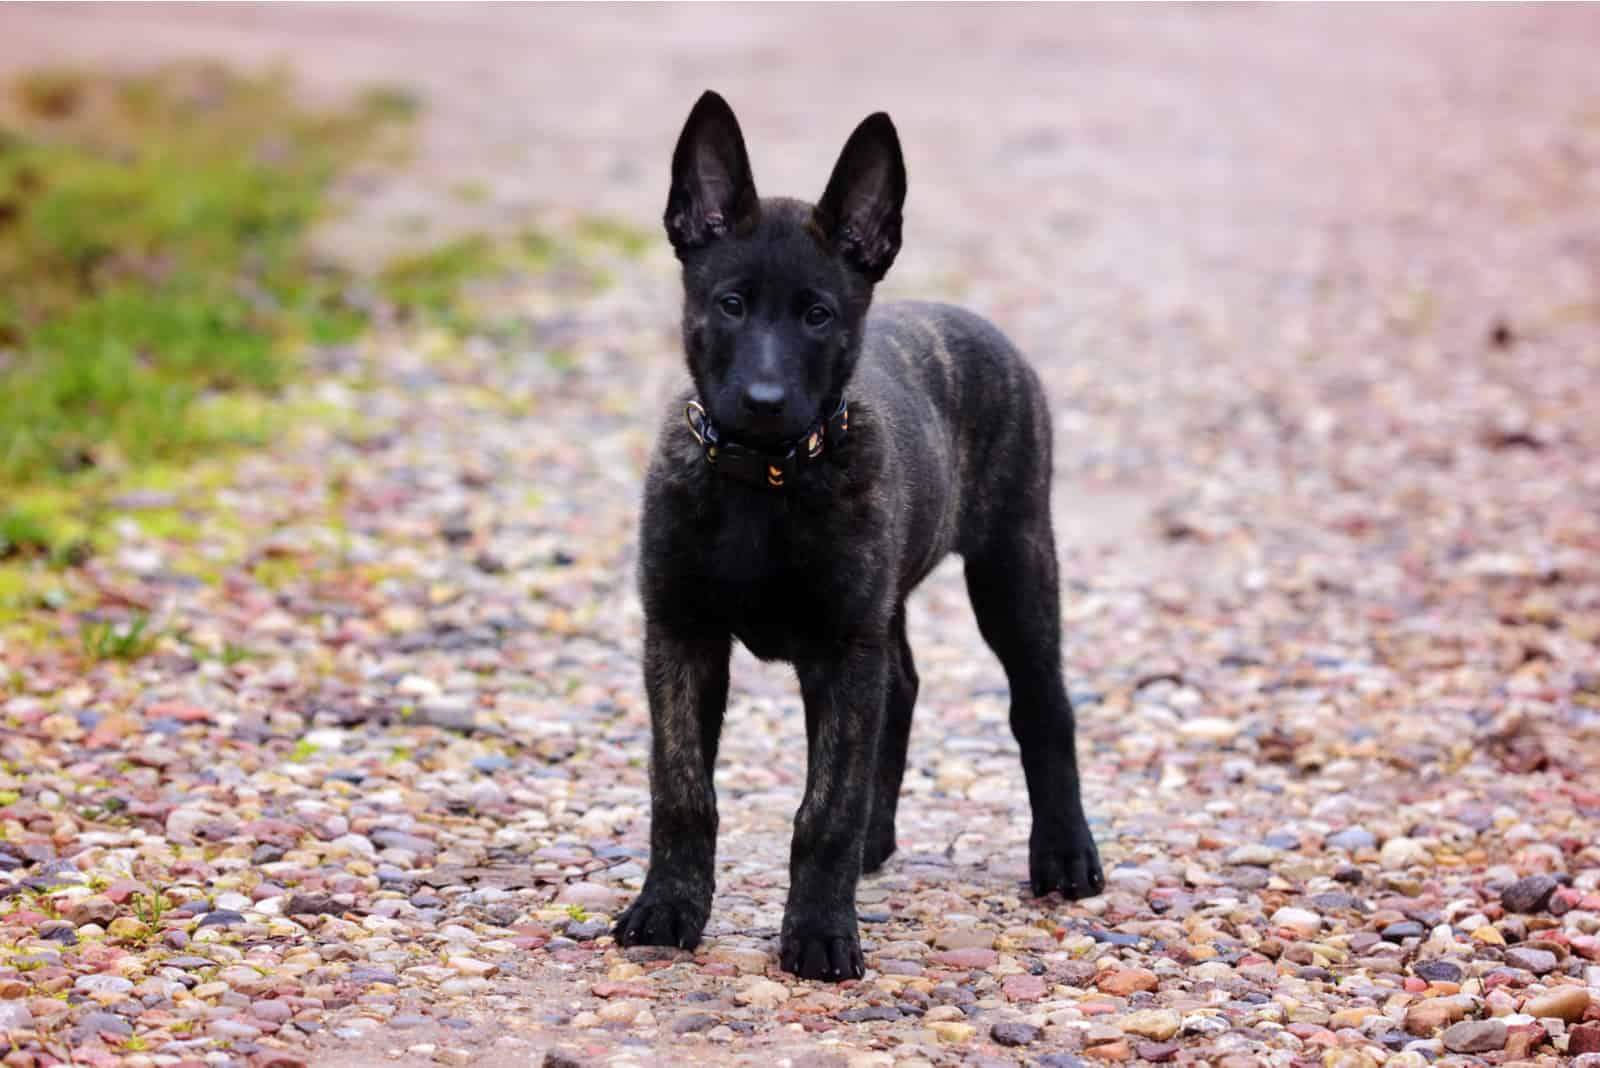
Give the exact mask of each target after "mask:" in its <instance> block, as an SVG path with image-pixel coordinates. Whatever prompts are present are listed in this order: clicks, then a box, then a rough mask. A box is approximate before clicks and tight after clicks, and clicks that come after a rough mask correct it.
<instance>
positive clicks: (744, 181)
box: [662, 89, 761, 257]
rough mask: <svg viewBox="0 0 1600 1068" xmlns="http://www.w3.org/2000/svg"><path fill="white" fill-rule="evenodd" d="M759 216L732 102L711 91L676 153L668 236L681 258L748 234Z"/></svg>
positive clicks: (680, 137) (696, 108)
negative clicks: (721, 240)
mask: <svg viewBox="0 0 1600 1068" xmlns="http://www.w3.org/2000/svg"><path fill="white" fill-rule="evenodd" d="M760 214H761V201H760V200H759V199H758V198H757V197H756V185H755V180H754V179H753V178H751V176H750V157H749V156H748V155H746V154H745V150H744V135H743V134H741V133H740V132H739V120H738V119H736V118H734V117H733V109H732V108H730V107H729V106H728V102H727V101H726V100H724V99H722V97H720V96H718V95H717V94H716V93H714V92H712V91H711V90H709V89H707V90H706V91H705V92H704V93H703V94H701V96H700V99H699V100H698V101H696V102H695V105H694V110H693V111H691V112H689V120H688V121H687V122H685V123H684V124H683V133H681V134H679V135H678V147H677V149H676V150H675V151H674V152H673V153H672V191H671V192H670V193H669V194H668V195H667V213H666V216H665V218H664V219H663V220H662V221H663V222H665V223H666V227H667V238H668V240H670V241H671V242H672V247H673V249H674V250H675V251H676V252H677V253H678V255H679V256H680V257H681V256H683V254H684V253H686V252H690V251H692V250H694V249H697V248H703V247H704V246H705V245H707V244H709V243H711V242H712V241H714V240H716V239H717V238H719V237H723V236H725V235H727V234H730V233H749V232H750V229H751V228H752V227H753V226H755V224H756V222H757V220H758V219H759V217H760Z"/></svg>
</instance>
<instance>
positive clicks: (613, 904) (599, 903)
mask: <svg viewBox="0 0 1600 1068" xmlns="http://www.w3.org/2000/svg"><path fill="white" fill-rule="evenodd" d="M626 896H627V894H626V892H624V891H622V890H618V889H616V888H615V887H610V886H603V885H601V884H600V883H568V884H567V885H566V886H565V887H563V888H562V890H561V893H560V894H559V895H558V896H557V897H556V904H558V905H577V906H579V907H581V908H584V909H588V910H590V911H592V912H603V913H605V914H606V915H607V916H611V915H614V914H615V913H616V911H617V908H618V906H620V905H621V904H622V900H623V898H625V897H626Z"/></svg>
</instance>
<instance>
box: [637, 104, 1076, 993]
mask: <svg viewBox="0 0 1600 1068" xmlns="http://www.w3.org/2000/svg"><path fill="white" fill-rule="evenodd" d="M905 194H906V176H905V165H904V162H903V161H902V159H901V155H900V142H899V139H898V137H897V136H896V134H895V129H894V125H893V123H891V122H890V121H889V117H888V116H887V115H885V114H882V113H879V114H876V115H872V116H870V117H869V118H867V119H866V120H865V121H864V122H862V123H861V125H860V126H858V127H857V128H856V130H855V132H854V133H853V134H851V136H850V140H849V141H848V142H847V143H846V144H845V147H844V151H843V153H842V154H841V155H840V157H839V160H838V163H837V164H836V165H835V167H834V169H833V175H832V177H831V178H830V179H829V181H828V186H827V190H826V192H824V193H823V195H822V199H821V201H820V202H818V203H817V204H816V205H815V206H813V205H810V204H805V203H802V202H800V201H798V200H788V199H766V200H762V199H759V198H757V196H756V190H755V184H754V182H753V181H752V178H751V173H750V162H749V158H748V156H747V155H746V153H745V146H744V139H743V136H742V135H741V133H740V130H739V124H738V120H736V119H735V118H734V115H733V112H732V110H730V109H729V107H728V104H727V102H726V101H724V100H723V99H722V97H720V96H718V95H717V94H716V93H712V92H707V93H706V94H705V95H704V96H702V97H701V98H700V100H699V102H698V103H697V104H695V107H694V110H693V111H692V112H691V113H690V115H689V119H688V122H687V123H686V125H685V126H684V129H683V133H682V135H681V136H680V137H679V140H678V146H677V150H676V152H675V153H674V154H673V158H672V189H671V193H670V196H669V198H668V201H667V211H666V218H665V222H666V228H667V235H668V237H669V238H670V239H671V241H672V246H673V248H674V249H675V250H676V252H677V255H678V258H679V259H680V260H681V261H682V263H683V288H684V300H683V344H684V349H685V351H686V352H687V355H688V363H689V373H690V376H691V377H692V379H693V384H694V388H693V392H692V393H688V394H685V395H684V396H683V397H682V398H680V399H679V401H678V402H677V404H676V405H675V407H674V409H673V411H672V412H670V413H669V416H668V419H667V422H666V425H665V426H664V427H663V429H662V431H661V435H660V438H659V441H658V443H657V446H656V450H655V454H654V458H653V459H652V461H651V463H650V470H649V476H648V482H647V484H646V487H645V497H644V517H643V530H642V534H641V552H640V567H639V581H640V588H641V592H642V596H643V602H644V609H645V617H646V623H645V648H644V677H645V686H646V689H647V690H648V692H649V699H650V716H651V726H652V745H651V760H650V795H651V807H652V821H653V822H652V826H651V832H650V854H651V855H650V871H649V875H648V877H647V878H646V880H645V884H644V890H643V891H642V892H641V893H640V895H639V897H638V899H637V900H636V901H634V902H633V904H632V905H631V906H630V907H629V908H628V909H627V911H626V912H624V913H623V914H622V916H621V917H620V918H619V919H618V921H617V925H616V931H615V934H616V939H617V941H618V942H619V943H620V944H622V945H670V946H681V947H684V948H692V947H694V946H695V945H697V944H698V943H699V941H700V935H701V932H702V931H703V930H704V928H705V924H706V918H707V916H708V914H709V912H710V908H711V895H712V887H713V863H714V857H715V852H716V837H717V800H716V792H715V789H714V788H713V786H712V771H713V767H714V765H715V762H716V756H717V740H718V735H719V734H720V732H721V729H722V719H723V712H724V709H725V706H726V704H727V698H728V655H729V651H730V643H731V640H732V639H735V638H737V639H738V640H739V641H740V642H742V643H744V645H745V647H746V648H748V649H749V650H750V651H751V652H753V653H754V654H755V655H756V656H758V657H761V658H762V659H769V660H771V659H776V660H786V661H789V662H790V663H792V664H793V665H794V667H795V671H796V673H797V674H798V676H799V681H800V691H801V694H802V696H803V697H804V700H805V713H806V740H807V772H806V785H805V799H804V801H803V802H802V803H801V805H800V809H799V812H798V813H797V815H796V817H795V824H794V841H793V845H792V851H791V854H790V861H789V877H790V881H789V898H788V905H787V907H786V909H785V911H784V917H783V932H782V938H781V940H780V947H779V956H780V961H781V963H782V966H783V968H784V969H785V970H787V971H790V972H794V973H797V974H799V975H800V976H802V977H805V978H811V979H830V980H842V979H850V978H855V977H858V976H860V975H861V974H862V971H863V967H864V965H863V962H862V956H861V948H860V942H859V940H858V937H857V930H856V911H855V894H856V883H857V882H858V880H859V879H860V876H861V873H862V872H863V871H868V872H870V871H874V870H876V869H877V868H878V867H880V866H881V865H882V864H883V862H884V860H885V859H887V858H888V856H889V855H890V854H891V853H893V852H894V848H895V829H894V828H895V806H896V803H897V801H898V797H899V792H900V779H901V776H902V774H903V773H904V771H905V762H906V742H907V738H908V735H909V733H910V730H911V711H912V705H913V703H914V702H915V701H916V696H917V672H916V668H915V667H914V665H913V664H912V659H911V648H910V646H909V645H907V643H906V610H905V602H906V596H907V595H908V594H909V593H910V592H911V591H912V589H914V588H915V587H916V585H917V583H919V582H920V581H922V579H923V577H924V576H926V575H927V574H928V572H929V571H930V570H932V569H933V567H934V565H935V564H937V563H938V562H939V560H940V559H941V558H942V557H944V556H945V554H946V553H951V552H955V553H959V554H960V555H961V556H962V558H963V559H964V561H965V564H966V580H967V590H968V593H969V594H970V596H971V598H972V607H973V610H974V611H975V612H976V613H977V617H978V625H979V628H980V629H981V630H982V632H983V636H984V639H985V640H986V641H987V642H988V643H989V646H990V647H991V648H992V649H993V650H994V651H995V653H996V654H997V655H998V656H999V658H1000V661H1001V663H1002V664H1003V665H1004V666H1005V670H1006V675H1007V677H1008V679H1009V680H1010V684H1011V729H1012V731H1013V732H1014V733H1015V735H1016V738H1017V741H1018V743H1019V744H1020V746H1021V750H1022V766H1023V770H1024V772H1025V774H1026V776H1027V782H1028V796H1029V799H1030V801H1031V803H1032V808H1033V829H1032V833H1031V837H1030V839H1029V847H1028V868H1029V874H1030V879H1031V883H1032V889H1033V892H1034V893H1035V894H1038V895H1044V894H1048V893H1050V892H1052V891H1060V892H1061V893H1063V894H1065V895H1066V896H1068V897H1073V898H1077V897H1084V896H1088V895H1091V894H1096V893H1099V892H1100V891H1101V890H1102V889H1103V888H1104V878H1103V876H1102V874H1101V870H1100V860H1099V856H1098V853H1097V852H1096V850H1095V844H1094V839H1093V837H1092V836H1091V835H1090V832H1089V827H1088V825H1087V823H1086V822H1085V821H1084V814H1083V804H1082V801H1081V800H1080V798H1079V790H1078V768H1077V757H1076V754H1075V752H1074V743H1073V716H1072V706H1071V704H1070V703H1069V702H1068V699H1067V691H1066V687H1065V686H1064V684H1063V682H1062V673H1061V641H1060V630H1061V615H1060V609H1059V603H1058V594H1057V581H1056V551H1055V541H1054V538H1053V536H1052V534H1051V529H1050V462H1051V461H1050V449H1051V433H1050V429H1051V428H1050V410H1049V407H1048V405H1047V404H1046V401H1045V397H1044V392H1043V390H1042V388H1041V386H1040V383H1039V379H1038V377H1037V376H1036V375H1035V374H1034V372H1033V370H1032V369H1031V368H1030V367H1029V366H1028V365H1027V363H1025V362H1024V361H1023V359H1022V357H1021V356H1020V355H1019V354H1018V353H1017V351H1016V349H1014V348H1013V347H1012V346H1011V344H1010V343H1009V342H1008V341H1007V340H1006V339H1005V337H1003V336H1002V335H1001V333H1000V332H999V331H998V330H996V329H995V328H994V327H993V326H991V325H990V324H989V323H987V322H985V321H984V320H983V319H980V318H978V317H977V316H975V315H972V314H970V313H968V312H964V311H961V310H959V309H957V308H951V307H946V306H942V305H937V304H911V303H906V304H889V305H887V306H885V307H882V308H877V309H873V311H872V313H871V315H870V316H869V314H868V306H869V304H870V303H871V300H872V289H873V285H874V284H875V283H876V282H878V281H879V280H880V279H881V278H882V277H883V276H884V272H886V271H888V269H889V266H890V264H891V263H893V262H894V258H895V254H896V253H897V252H898V251H899V249H900V223H901V208H902V205H903V204H904V202H905ZM686 405H687V407H686ZM685 412H687V417H688V418H687V422H688V425H687V426H685V421H686V420H685V417H684V414H683V413H685Z"/></svg>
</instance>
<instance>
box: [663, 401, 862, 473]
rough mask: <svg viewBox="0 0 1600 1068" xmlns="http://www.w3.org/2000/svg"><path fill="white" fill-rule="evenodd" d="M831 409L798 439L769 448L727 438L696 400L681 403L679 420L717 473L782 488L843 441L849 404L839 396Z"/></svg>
mask: <svg viewBox="0 0 1600 1068" xmlns="http://www.w3.org/2000/svg"><path fill="white" fill-rule="evenodd" d="M832 412H833V414H831V415H828V416H825V417H823V418H821V419H818V420H817V422H816V423H814V424H812V427H811V429H810V430H808V431H806V432H805V433H804V434H802V435H801V436H800V437H799V438H797V439H795V440H792V441H785V442H780V443H779V444H778V446H777V447H776V448H775V449H773V450H766V449H757V448H753V447H751V446H749V445H742V444H740V443H738V442H735V441H730V440H728V438H727V436H726V435H724V434H723V433H722V432H721V431H719V430H718V429H717V426H716V424H715V423H713V422H712V421H711V417H710V416H709V415H707V414H706V410H705V408H704V407H702V406H701V404H700V403H699V402H698V401H690V402H689V403H688V404H687V405H685V406H684V409H683V419H684V422H685V423H687V424H688V425H689V433H691V434H693V435H694V438H695V440H696V441H697V442H699V443H700V452H701V455H702V456H704V457H705V460H706V462H707V463H708V464H710V465H711V466H712V467H714V468H716V470H717V473H718V474H720V475H722V476H723V477H725V478H731V479H734V480H735V481H738V482H743V483H745V484H746V485H750V486H757V487H760V488H762V489H769V490H784V489H789V488H791V487H792V486H793V485H794V482H795V479H796V477H797V476H798V475H799V473H800V472H801V470H802V469H804V468H805V467H806V466H807V465H808V464H813V463H816V462H817V461H819V460H821V459H822V457H823V454H824V453H826V452H828V451H829V450H837V449H839V448H840V447H841V446H842V445H843V444H844V440H845V435H846V434H847V433H848V432H849V430H850V405H849V403H848V402H847V401H846V400H845V398H844V397H843V396H842V395H841V396H840V397H839V401H838V403H837V404H836V405H834V407H833V409H832Z"/></svg>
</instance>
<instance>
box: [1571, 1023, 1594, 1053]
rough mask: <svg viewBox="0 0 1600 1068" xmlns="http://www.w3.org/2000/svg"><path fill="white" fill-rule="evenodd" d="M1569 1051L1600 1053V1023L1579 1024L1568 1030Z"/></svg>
mask: <svg viewBox="0 0 1600 1068" xmlns="http://www.w3.org/2000/svg"><path fill="white" fill-rule="evenodd" d="M1567 1052H1568V1053H1569V1054H1578V1053H1600V1023H1586V1024H1579V1025H1578V1026H1577V1027H1574V1028H1572V1029H1571V1030H1570V1031H1568V1032H1567Z"/></svg>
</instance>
